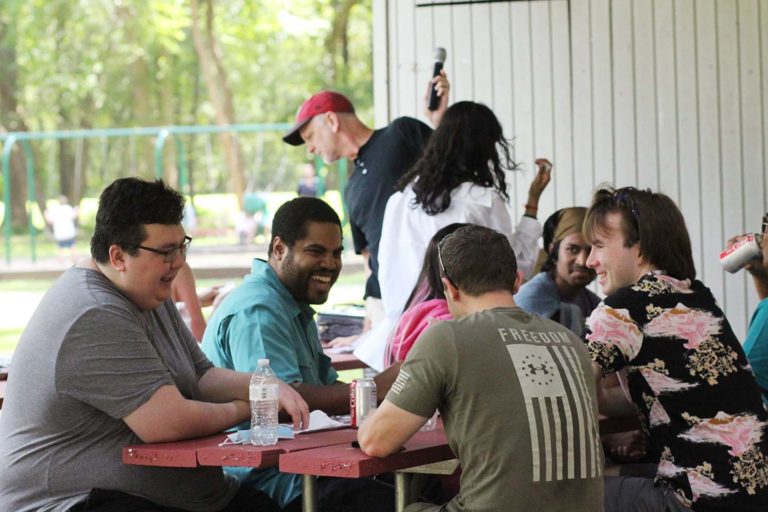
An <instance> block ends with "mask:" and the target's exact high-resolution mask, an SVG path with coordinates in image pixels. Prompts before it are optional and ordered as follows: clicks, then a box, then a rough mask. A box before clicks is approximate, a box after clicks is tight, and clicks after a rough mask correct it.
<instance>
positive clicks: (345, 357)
mask: <svg viewBox="0 0 768 512" xmlns="http://www.w3.org/2000/svg"><path fill="white" fill-rule="evenodd" d="M323 352H324V353H325V355H327V356H328V357H330V358H331V366H333V367H334V368H335V369H336V370H338V371H344V370H357V369H359V368H367V367H368V365H367V364H365V363H364V362H362V361H361V360H360V359H358V358H357V357H356V356H355V354H353V353H352V352H335V351H333V349H331V348H329V347H328V346H327V345H326V344H323Z"/></svg>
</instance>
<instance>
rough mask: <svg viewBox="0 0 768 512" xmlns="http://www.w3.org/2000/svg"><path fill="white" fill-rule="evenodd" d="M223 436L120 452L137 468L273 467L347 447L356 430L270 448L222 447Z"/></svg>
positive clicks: (321, 434)
mask: <svg viewBox="0 0 768 512" xmlns="http://www.w3.org/2000/svg"><path fill="white" fill-rule="evenodd" d="M226 437H227V436H226V434H216V435H213V436H208V437H202V438H198V439H189V440H187V441H178V442H174V443H150V444H138V445H133V446H127V447H125V448H123V463H125V464H137V465H140V466H165V467H185V468H193V467H197V466H246V467H254V468H258V467H270V466H276V465H277V463H278V459H279V457H280V455H281V454H284V453H291V452H294V451H297V450H306V449H311V448H317V447H319V446H327V445H332V444H350V443H351V442H352V441H354V440H355V439H356V438H357V430H354V429H349V428H345V429H339V430H325V431H319V432H307V433H304V434H296V436H295V437H294V438H293V439H281V440H279V441H278V442H277V444H275V445H272V446H255V445H252V444H250V443H248V444H225V445H223V446H219V445H220V444H221V443H223V442H224V440H225V439H226Z"/></svg>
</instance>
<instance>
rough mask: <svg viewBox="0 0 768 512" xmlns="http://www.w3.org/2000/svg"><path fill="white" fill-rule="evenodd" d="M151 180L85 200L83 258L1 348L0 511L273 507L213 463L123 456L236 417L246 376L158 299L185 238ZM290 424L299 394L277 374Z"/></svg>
mask: <svg viewBox="0 0 768 512" xmlns="http://www.w3.org/2000/svg"><path fill="white" fill-rule="evenodd" d="M183 206H184V199H183V197H181V195H179V194H178V193H177V192H176V191H174V190H172V189H170V188H168V187H167V186H166V185H165V183H164V182H163V181H162V180H157V181H154V182H147V181H143V180H141V179H139V178H124V179H119V180H117V181H115V182H114V183H112V184H111V185H110V186H109V187H107V188H106V189H105V190H104V192H103V193H102V194H101V197H100V199H99V209H98V212H97V214H96V226H95V231H94V234H93V237H92V238H91V256H92V257H91V258H88V259H85V260H83V261H81V262H79V263H78V264H77V265H76V266H74V267H72V268H71V269H69V270H68V271H67V272H65V273H64V274H63V275H62V276H61V277H60V278H59V279H58V280H57V281H56V282H55V283H54V284H53V286H52V287H51V289H50V290H49V291H48V292H47V293H46V295H45V297H44V298H43V300H42V301H41V303H40V305H39V307H38V308H37V310H36V311H35V313H34V315H33V316H32V318H31V319H30V321H29V324H28V325H27V327H26V329H25V330H24V333H23V334H22V337H21V340H20V341H19V345H18V348H17V349H16V352H15V354H14V357H13V364H12V367H11V376H10V379H9V381H8V390H7V391H8V392H7V396H6V399H5V403H4V404H3V405H4V408H3V414H2V416H0V457H2V460H3V461H4V466H5V467H4V468H3V472H2V478H0V510H13V511H15V512H20V511H33V510H35V511H36V510H49V511H107V510H109V511H129V510H130V511H134V510H142V511H148V512H151V511H157V512H161V511H162V512H169V511H175V510H189V511H209V510H210V511H227V512H235V511H240V510H256V511H260V512H262V511H276V510H279V508H278V507H277V505H276V504H275V503H274V502H273V501H272V500H271V499H270V498H269V497H268V496H266V495H264V494H263V493H260V492H258V491H255V490H254V489H252V488H249V487H241V486H240V485H239V484H238V482H237V481H236V480H235V479H234V478H231V477H229V476H227V475H225V473H224V472H223V471H222V470H221V469H220V468H213V467H211V468H194V469H189V468H183V469H182V468H157V467H146V466H136V465H128V464H123V462H122V457H121V453H122V449H123V448H124V447H125V446H128V445H132V444H137V443H140V442H165V441H179V440H183V439H187V438H192V437H200V436H205V435H209V434H214V433H217V432H221V431H223V430H224V429H227V428H229V427H232V426H234V425H236V424H238V423H241V422H243V421H244V420H246V419H247V418H248V417H249V416H250V406H249V402H248V383H249V380H250V375H249V374H248V373H237V372H234V371H231V370H225V369H221V368H215V367H213V365H212V364H211V362H210V361H209V360H208V359H207V358H206V357H205V355H204V354H203V353H202V352H201V351H200V349H199V348H198V345H197V342H196V341H195V339H194V338H193V337H192V334H191V333H190V332H189V331H188V330H187V329H186V328H185V327H184V325H183V323H182V320H181V318H180V317H179V314H178V312H177V311H176V307H175V306H174V304H173V302H172V301H171V300H170V297H171V283H172V282H173V280H174V278H175V277H176V275H177V273H178V272H179V269H180V268H181V267H182V266H183V265H184V262H185V257H186V251H187V248H188V247H189V243H190V241H191V239H190V238H189V237H187V236H185V234H184V229H183V228H182V226H181V218H182V214H183V213H182V212H183ZM280 405H281V407H282V409H283V410H285V411H287V413H288V414H289V415H290V416H291V417H292V419H293V422H294V425H296V426H299V425H301V424H306V422H307V421H308V408H307V404H306V403H305V402H304V400H302V399H301V397H300V396H299V395H298V394H297V393H296V392H295V391H294V390H293V388H291V387H290V386H288V385H286V384H284V383H282V382H281V383H280Z"/></svg>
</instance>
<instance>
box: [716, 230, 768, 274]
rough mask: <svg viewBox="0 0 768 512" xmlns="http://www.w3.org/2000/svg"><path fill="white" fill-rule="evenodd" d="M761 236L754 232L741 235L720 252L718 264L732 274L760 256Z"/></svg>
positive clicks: (761, 251) (761, 252) (761, 253)
mask: <svg viewBox="0 0 768 512" xmlns="http://www.w3.org/2000/svg"><path fill="white" fill-rule="evenodd" d="M762 238H763V237H762V236H761V235H758V234H755V233H749V234H747V235H744V236H742V237H741V238H739V239H738V240H737V241H736V243H734V244H733V245H731V246H729V247H726V249H725V250H724V251H723V252H721V253H720V265H722V267H723V269H724V270H727V271H728V272H730V273H731V274H734V273H736V272H738V271H739V270H741V269H742V268H744V265H746V264H747V263H749V262H750V261H752V260H754V259H757V258H760V257H762V255H763V250H762V248H761V246H762Z"/></svg>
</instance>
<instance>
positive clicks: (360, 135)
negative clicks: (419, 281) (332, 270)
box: [283, 71, 450, 325]
mask: <svg viewBox="0 0 768 512" xmlns="http://www.w3.org/2000/svg"><path fill="white" fill-rule="evenodd" d="M432 88H434V89H435V91H436V92H437V95H438V97H439V98H440V103H439V105H438V107H437V109H436V110H428V109H427V108H426V107H425V112H426V115H427V117H428V118H429V120H430V122H431V123H432V125H433V126H437V125H438V124H439V123H440V120H441V119H442V117H443V113H444V112H445V110H446V109H447V108H448V90H449V88H450V84H449V83H448V79H447V78H446V75H445V72H444V71H443V72H441V73H440V74H439V75H437V76H435V77H434V78H432V79H431V80H430V82H429V85H428V88H427V94H426V96H425V98H424V103H425V105H426V104H427V102H428V98H429V92H430V91H431V89H432ZM431 133H432V128H430V127H429V126H427V125H426V124H424V123H422V122H421V121H419V120H417V119H414V118H412V117H399V118H397V119H395V120H394V121H392V122H391V123H390V124H389V125H388V126H385V127H384V128H380V129H378V130H372V129H371V128H369V127H368V126H366V125H365V124H364V123H363V122H362V121H361V120H360V119H359V118H358V117H357V115H356V114H355V108H354V107H353V106H352V103H351V102H350V101H349V99H348V98H347V97H346V96H344V95H343V94H341V93H338V92H332V91H321V92H318V93H317V94H314V95H312V96H311V97H310V98H309V99H307V100H306V101H305V102H304V103H303V104H302V105H301V107H299V110H298V112H297V113H296V123H295V124H294V125H293V127H292V128H291V129H290V130H289V131H288V133H286V134H285V136H284V137H283V140H284V141H285V142H286V143H288V144H291V145H293V146H300V145H302V144H306V145H307V150H308V151H309V152H310V153H312V154H314V155H319V156H320V157H321V158H322V159H323V161H325V163H327V164H330V163H333V162H335V161H336V160H338V159H340V158H349V159H352V160H354V163H355V166H354V168H353V169H352V172H351V174H350V176H349V179H348V181H347V185H346V187H345V189H344V202H345V204H346V206H347V211H348V212H349V220H350V224H351V227H352V240H353V242H354V246H355V251H356V252H357V253H358V254H362V255H363V256H364V257H365V258H366V261H367V264H368V268H369V269H370V271H371V274H370V275H369V277H368V280H367V282H366V286H365V295H364V297H365V299H366V310H367V313H368V319H369V320H370V322H371V324H372V325H374V324H376V323H377V321H378V320H380V319H381V318H383V313H384V308H383V306H382V305H381V291H380V289H379V282H378V278H377V271H378V260H377V254H378V247H379V238H380V237H381V225H382V222H383V220H384V208H385V207H386V205H387V199H389V196H390V195H392V193H393V192H394V191H395V184H396V183H397V182H398V180H399V179H400V177H401V176H402V175H403V173H405V171H407V170H408V168H410V167H411V165H412V164H413V163H414V162H415V161H416V160H417V159H418V157H419V156H420V155H421V150H422V148H423V147H424V146H425V145H426V142H427V139H428V138H429V136H430V134H431Z"/></svg>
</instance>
